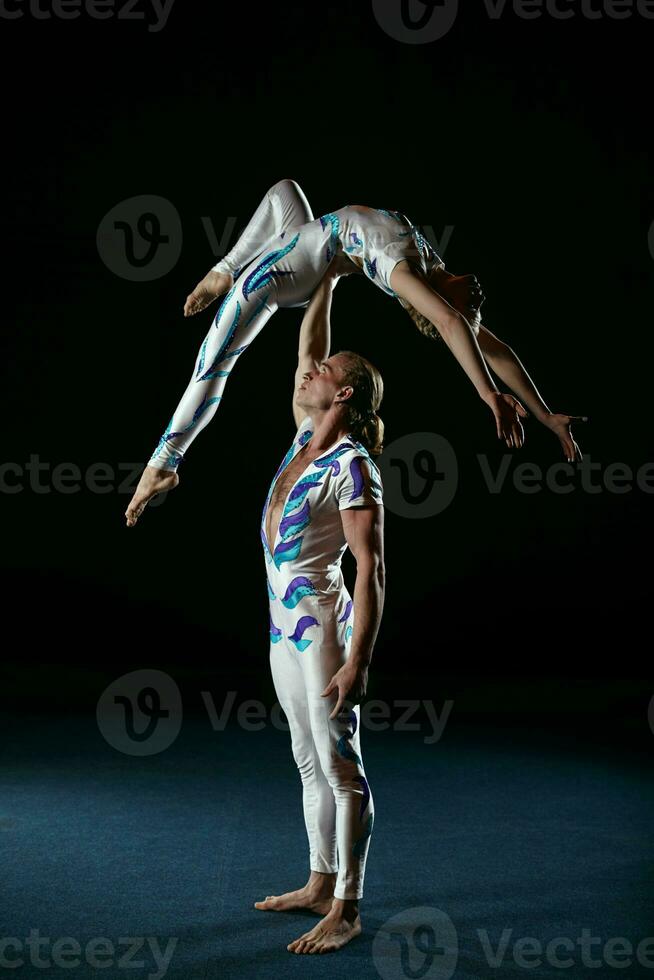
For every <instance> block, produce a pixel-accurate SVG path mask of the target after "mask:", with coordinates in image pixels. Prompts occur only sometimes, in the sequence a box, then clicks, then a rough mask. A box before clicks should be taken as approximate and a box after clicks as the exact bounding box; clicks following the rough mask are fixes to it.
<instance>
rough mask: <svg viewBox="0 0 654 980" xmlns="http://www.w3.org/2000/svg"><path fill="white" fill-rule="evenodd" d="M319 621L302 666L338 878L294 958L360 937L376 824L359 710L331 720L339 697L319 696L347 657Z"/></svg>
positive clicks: (325, 614) (325, 622) (331, 628)
mask: <svg viewBox="0 0 654 980" xmlns="http://www.w3.org/2000/svg"><path fill="white" fill-rule="evenodd" d="M321 616H322V619H323V626H324V629H323V635H324V637H325V642H323V643H322V644H321V646H320V647H319V648H318V647H316V648H315V649H314V647H311V648H310V650H307V651H306V652H305V654H304V655H303V657H304V659H303V660H302V661H301V663H302V665H303V667H304V670H305V677H306V682H307V697H308V704H309V716H310V721H311V732H312V734H313V740H314V742H315V745H316V749H317V752H318V758H319V760H320V765H321V767H322V770H323V772H324V773H325V776H326V778H327V780H328V782H329V784H330V786H331V788H332V791H333V794H334V799H335V802H336V842H337V848H338V876H337V879H336V885H335V887H334V901H333V903H332V908H331V910H330V912H329V914H328V915H327V916H325V918H324V919H322V920H321V921H320V922H319V923H318V925H317V926H316V927H315V928H314V929H312V930H310V931H309V932H307V933H304V934H303V935H301V936H299V937H298V939H296V940H294V942H292V943H290V944H289V946H288V949H289V950H290V951H291V952H295V953H309V952H319V951H321V950H325V951H327V950H334V949H338V948H340V947H341V946H343V945H344V944H345V943H346V942H348V941H349V940H350V939H352V938H354V936H356V935H358V934H359V933H360V932H361V920H360V917H359V904H358V903H359V899H360V898H361V897H362V896H363V880H364V874H365V867H366V859H367V856H368V848H369V845H370V837H371V833H372V826H373V821H374V802H373V797H372V793H371V790H370V786H369V784H368V780H367V778H366V773H365V770H364V767H363V759H362V755H361V742H360V735H359V722H360V708H359V706H358V705H356V706H354V707H350V706H347V705H346V706H344V708H343V710H342V711H341V713H340V714H339V715H338V716H337V717H336V718H334V719H330V718H329V715H330V713H331V711H332V710H333V708H334V705H335V703H336V700H337V696H336V694H333V695H331V696H330V697H327V698H324V697H322V696H321V693H322V691H323V690H324V689H325V687H326V686H327V684H328V683H329V681H330V680H331V678H332V677H333V675H334V674H335V673H336V671H337V670H338V669H339V667H341V666H342V664H343V663H345V660H346V658H347V655H348V654H347V650H346V649H345V648H344V647H343V646H340V645H338V643H336V631H335V628H334V626H333V624H328V619H329V616H330V613H329V612H328V611H327V609H325V610H323V611H321ZM310 653H312V655H309V654H310Z"/></svg>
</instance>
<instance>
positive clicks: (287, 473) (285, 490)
mask: <svg viewBox="0 0 654 980" xmlns="http://www.w3.org/2000/svg"><path fill="white" fill-rule="evenodd" d="M304 449H305V447H304V446H303V447H302V449H300V451H299V452H298V454H297V455H296V456H295V457H294V458H293V459H292V460H291V462H290V463H289V464H288V465H287V466H286V467H285V468H284V469H283V470H282V472H281V474H280V475H279V477H278V479H277V483H276V484H275V488H274V490H273V493H272V496H271V498H270V503H269V504H268V511H267V514H266V539H267V541H268V544H269V546H270V547H271V548H272V547H274V544H275V540H276V538H277V531H278V529H279V522H280V520H281V517H282V509H283V507H284V503H285V501H286V498H287V496H288V494H289V493H290V492H291V490H292V489H293V487H294V486H295V484H296V483H297V481H298V480H299V479H300V477H301V476H302V474H303V473H304V471H305V470H306V469H307V467H308V466H309V464H310V463H312V462H313V460H314V459H317V456H316V455H313V456H309V455H308V453H305V452H304Z"/></svg>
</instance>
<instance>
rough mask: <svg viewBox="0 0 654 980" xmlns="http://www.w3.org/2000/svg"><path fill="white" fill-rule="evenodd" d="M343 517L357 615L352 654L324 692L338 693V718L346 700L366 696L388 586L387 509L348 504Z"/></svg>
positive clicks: (355, 700)
mask: <svg viewBox="0 0 654 980" xmlns="http://www.w3.org/2000/svg"><path fill="white" fill-rule="evenodd" d="M341 520H342V522H343V530H344V532H345V537H346V538H347V543H348V545H349V546H350V550H351V552H352V554H353V555H354V558H355V560H356V563H357V577H356V581H355V583H354V595H353V597H352V599H353V602H354V607H355V609H356V616H355V617H354V632H353V634H352V643H351V646H350V654H349V656H348V658H347V660H346V661H345V663H344V664H343V665H342V666H341V667H340V668H339V669H338V670H337V671H336V673H335V674H334V676H333V677H332V679H331V680H330V682H329V684H327V686H326V687H325V689H324V691H322V692H321V697H329V696H330V695H331V694H333V692H334V691H335V690H336V691H337V692H338V695H337V698H336V702H335V703H334V707H333V708H332V710H331V712H330V715H329V717H330V719H334V718H336V717H337V715H338V714H339V713H340V712H341V710H342V709H343V704H344V702H345V701H346V700H347V701H349V702H351V704H360V702H361V701H362V700H363V698H364V697H365V696H366V689H367V686H368V666H369V664H370V660H371V658H372V650H373V647H374V645H375V640H376V639H377V633H378V631H379V624H380V622H381V617H382V610H383V608H384V594H385V589H386V573H385V569H384V508H383V507H382V506H380V504H366V505H365V506H361V507H355V506H353V507H347V508H344V509H343V510H342V511H341Z"/></svg>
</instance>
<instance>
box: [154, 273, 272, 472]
mask: <svg viewBox="0 0 654 980" xmlns="http://www.w3.org/2000/svg"><path fill="white" fill-rule="evenodd" d="M266 285H267V288H264V289H263V290H261V291H258V292H254V293H248V294H247V295H246V296H244V289H246V290H247V287H248V276H247V275H246V274H245V273H244V274H243V275H242V276H239V278H238V279H237V281H236V282H235V283H234V285H233V287H232V288H231V289H230V291H229V292H228V293H227V295H226V296H225V298H224V299H223V301H222V303H221V304H220V307H219V309H218V312H217V314H216V317H215V320H214V322H213V324H212V325H211V327H210V328H209V332H208V334H207V335H206V337H205V338H204V341H203V343H202V346H201V348H200V350H199V352H198V355H197V357H196V360H195V368H194V370H193V374H192V376H191V380H190V381H189V383H188V386H187V388H186V391H185V392H184V394H183V395H182V397H181V399H180V401H179V404H178V405H177V408H176V409H175V412H174V414H173V416H172V418H171V419H170V421H169V423H168V425H167V426H166V429H165V431H164V433H163V434H162V436H161V438H160V439H159V443H158V445H157V447H156V449H155V451H154V452H153V454H152V456H151V457H150V460H149V462H148V466H152V467H155V468H156V469H162V470H172V471H176V470H177V467H178V466H179V464H180V463H181V462H182V460H183V459H184V453H185V452H186V450H187V449H188V447H189V446H190V444H191V443H192V442H193V440H194V439H195V438H196V436H197V435H198V433H199V432H201V431H202V429H204V427H205V426H206V425H208V423H209V422H210V421H211V419H212V418H213V416H214V415H215V413H216V410H217V408H218V402H219V401H220V399H221V398H222V394H223V389H224V387H225V384H226V383H227V378H228V377H229V375H230V374H231V372H232V371H233V369H234V366H235V364H236V361H237V360H238V358H239V357H240V355H241V354H242V353H243V351H244V350H245V349H246V348H247V347H249V345H250V344H251V343H252V341H253V340H254V338H255V337H256V336H257V334H258V333H259V332H260V331H261V330H262V329H263V327H264V325H265V324H266V323H267V321H268V320H269V319H270V317H271V316H272V315H273V313H274V312H275V310H276V309H277V288H276V283H275V281H274V280H272V281H271V282H269V283H267V284H266ZM262 293H263V295H262Z"/></svg>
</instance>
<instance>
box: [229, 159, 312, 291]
mask: <svg viewBox="0 0 654 980" xmlns="http://www.w3.org/2000/svg"><path fill="white" fill-rule="evenodd" d="M309 221H313V213H312V211H311V207H310V206H309V202H308V200H307V198H306V195H305V194H304V191H303V190H302V188H301V187H300V185H299V184H298V183H297V181H295V180H290V179H289V178H285V179H284V180H278V181H277V183H276V184H273V186H272V187H270V188H269V189H268V190H267V191H266V193H265V194H264V196H263V198H262V200H261V202H260V203H259V206H258V208H257V209H256V211H255V212H254V214H253V215H252V217H251V218H250V220H249V221H248V223H247V225H246V226H245V228H244V229H243V232H242V233H241V236H240V238H239V240H238V241H237V243H236V245H234V247H233V248H232V249H231V250H230V251H229V252H228V253H227V254H226V255H225V256H224V257H223V258H222V259H221V260H220V262H218V263H217V264H216V265H214V266H213V269H214V270H215V271H216V272H230V273H231V274H232V275H233V276H234V278H235V279H236V277H237V276H238V274H239V272H240V271H241V269H243V268H244V267H245V266H246V265H247V264H248V263H249V262H251V261H252V259H254V258H256V257H257V255H260V254H261V252H262V251H263V250H264V248H265V246H266V243H267V242H268V241H270V239H271V238H277V236H278V235H281V233H282V232H286V231H289V230H290V229H291V228H296V227H297V226H298V225H305V224H307V222H309Z"/></svg>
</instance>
